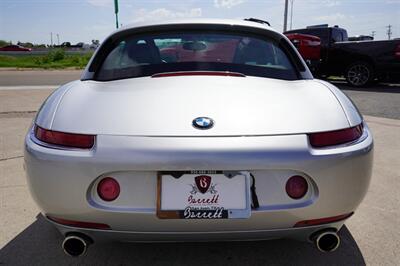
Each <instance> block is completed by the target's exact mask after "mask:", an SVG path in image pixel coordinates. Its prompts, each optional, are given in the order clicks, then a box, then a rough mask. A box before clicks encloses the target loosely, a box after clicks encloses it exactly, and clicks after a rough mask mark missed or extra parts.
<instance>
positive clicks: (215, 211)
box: [156, 171, 251, 219]
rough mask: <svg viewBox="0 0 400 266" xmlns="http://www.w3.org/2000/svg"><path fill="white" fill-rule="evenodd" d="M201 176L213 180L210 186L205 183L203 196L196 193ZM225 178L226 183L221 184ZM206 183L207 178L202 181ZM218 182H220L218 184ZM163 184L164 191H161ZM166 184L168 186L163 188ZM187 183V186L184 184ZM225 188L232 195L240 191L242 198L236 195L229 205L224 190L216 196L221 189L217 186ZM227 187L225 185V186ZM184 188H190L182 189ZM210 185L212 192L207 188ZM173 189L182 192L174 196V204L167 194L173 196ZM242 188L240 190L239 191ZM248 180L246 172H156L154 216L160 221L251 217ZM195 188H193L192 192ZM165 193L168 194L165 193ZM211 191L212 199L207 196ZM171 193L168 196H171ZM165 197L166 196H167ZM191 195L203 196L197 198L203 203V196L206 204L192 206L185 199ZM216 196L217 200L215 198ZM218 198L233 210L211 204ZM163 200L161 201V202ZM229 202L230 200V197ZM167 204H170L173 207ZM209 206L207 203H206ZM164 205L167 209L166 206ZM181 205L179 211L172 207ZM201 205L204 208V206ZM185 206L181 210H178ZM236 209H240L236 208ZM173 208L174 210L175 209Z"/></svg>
mask: <svg viewBox="0 0 400 266" xmlns="http://www.w3.org/2000/svg"><path fill="white" fill-rule="evenodd" d="M204 176H209V177H210V178H209V179H210V180H214V181H215V180H216V181H218V182H217V183H214V184H212V183H211V181H210V182H209V183H210V184H209V187H208V188H207V192H201V191H199V188H200V187H199V185H196V182H197V183H198V180H197V181H196V178H197V177H198V178H197V179H204ZM224 178H226V180H224ZM206 179H207V178H206ZM221 181H222V182H221ZM163 182H164V187H163ZM166 182H168V183H169V184H167V183H166ZM188 182H191V183H190V184H187V183H188ZM220 183H223V184H225V186H227V187H228V188H231V189H232V188H233V189H234V191H236V192H237V191H242V192H240V194H241V193H243V195H240V198H238V197H237V195H238V193H236V194H235V196H234V198H235V199H234V200H233V201H235V202H234V203H231V202H230V201H229V200H228V199H229V197H230V196H229V194H230V193H231V192H230V191H228V190H227V189H225V191H222V192H223V193H221V192H218V191H220V189H221V186H220V185H221V184H220ZM227 184H228V185H227ZM184 185H187V187H189V186H191V187H192V188H191V191H190V192H188V190H190V187H189V188H188V189H186V186H184ZM213 185H214V188H210V187H212V186H213ZM216 185H218V190H217V189H215V187H216ZM175 186H177V187H178V189H179V188H182V187H183V188H184V189H183V190H184V191H182V192H181V193H180V194H182V195H178V194H179V193H174V197H175V198H176V197H178V202H176V200H175V199H174V200H172V201H171V200H169V199H170V198H169V197H171V195H170V193H172V192H176V189H175ZM242 186H243V187H242ZM250 186H251V176H250V173H249V172H248V171H178V172H169V171H159V172H157V198H156V200H157V211H156V215H157V217H158V218H160V219H246V218H249V217H250V216H251V192H250ZM196 187H197V188H196ZM167 189H169V191H167ZM211 189H213V190H214V192H215V193H214V195H213V194H212V193H211V192H212V190H211ZM203 190H204V189H203ZM171 191H172V192H171ZM167 193H168V195H167ZM190 193H194V195H199V197H200V196H203V198H202V197H200V199H198V200H199V201H200V200H203V199H204V197H206V195H209V197H208V199H210V200H209V201H208V202H205V201H202V202H201V206H199V205H198V204H200V203H198V202H196V203H193V202H191V203H188V202H189V197H190V196H192V198H190V199H193V198H194V196H193V194H190ZM218 195H219V196H218ZM185 196H187V201H186V203H183V202H180V200H182V199H185ZM220 196H221V197H222V196H223V198H224V199H226V200H224V201H223V202H225V203H224V204H225V206H226V205H231V204H236V207H232V206H231V208H225V206H218V205H219V203H217V204H215V201H216V200H219V199H220V198H219V197H220ZM163 198H164V201H163V200H162V199H163ZM231 198H233V197H231ZM171 202H174V204H175V206H171V205H173V204H172V203H171ZM209 202H211V203H209ZM167 204H168V206H167ZM177 204H178V205H181V207H176V205H177ZM203 204H205V205H206V206H204V205H203ZM184 205H187V206H186V207H185V208H183V207H182V206H184ZM237 205H240V207H239V206H237ZM175 207H176V208H175Z"/></svg>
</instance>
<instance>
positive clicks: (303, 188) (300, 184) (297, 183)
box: [286, 175, 308, 199]
mask: <svg viewBox="0 0 400 266" xmlns="http://www.w3.org/2000/svg"><path fill="white" fill-rule="evenodd" d="M307 191H308V183H307V180H306V179H305V178H304V177H302V176H299V175H295V176H292V177H291V178H289V179H288V181H287V182H286V193H287V194H288V196H289V197H291V198H292V199H301V198H302V197H304V195H305V194H306V193H307Z"/></svg>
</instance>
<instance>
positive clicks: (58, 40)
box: [57, 33, 60, 46]
mask: <svg viewBox="0 0 400 266" xmlns="http://www.w3.org/2000/svg"><path fill="white" fill-rule="evenodd" d="M57 45H58V46H60V35H59V34H58V33H57Z"/></svg>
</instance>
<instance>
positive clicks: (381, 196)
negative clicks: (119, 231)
mask: <svg viewBox="0 0 400 266" xmlns="http://www.w3.org/2000/svg"><path fill="white" fill-rule="evenodd" d="M2 73H4V71H3V72H2V71H0V213H1V215H0V224H1V227H0V248H1V250H0V265H2V264H4V265H76V264H80V265H132V264H134V265H188V264H190V265H204V264H206V265H208V264H212V265H276V264H285V265H293V264H296V265H365V264H369V265H398V264H399V260H400V253H399V250H400V232H399V230H398V228H399V225H400V206H399V201H400V194H399V193H398V189H399V188H400V141H399V139H400V120H398V119H400V115H399V113H400V108H399V106H400V92H399V86H397V85H380V86H377V87H373V88H369V89H367V90H360V89H357V90H354V89H352V88H348V87H346V86H345V85H343V84H340V83H338V85H339V86H341V88H343V89H344V91H345V93H347V94H348V95H349V96H350V97H351V98H352V99H353V101H355V102H356V104H357V105H358V106H359V108H360V110H361V112H362V113H363V114H365V115H366V120H367V122H368V124H369V126H370V127H371V129H372V131H373V134H374V137H375V159H374V169H373V177H372V182H371V186H370V189H369V192H368V194H367V196H366V198H365V200H364V201H363V203H362V204H361V206H360V208H359V209H358V211H357V212H356V214H355V215H354V216H353V217H352V218H351V219H350V220H349V221H348V222H347V223H346V226H345V227H344V228H343V229H342V230H341V231H340V235H341V237H342V245H341V246H340V248H339V249H338V250H337V251H336V252H334V253H330V254H322V253H320V252H318V251H317V250H316V249H315V248H314V247H313V246H312V245H310V244H308V243H301V242H295V241H289V240H274V241H258V242H229V243H180V244H176V243H171V244H125V243H123V244H122V243H109V244H98V245H93V246H92V247H90V248H89V251H88V254H87V255H86V256H85V257H82V258H79V259H74V258H69V257H67V256H65V255H64V254H63V252H62V250H61V247H60V244H61V241H62V237H61V235H60V234H59V233H58V232H57V231H56V230H55V229H54V228H53V227H52V226H50V225H49V224H47V223H46V222H45V221H44V220H43V218H41V217H40V216H39V215H38V214H39V212H40V210H39V209H38V208H37V207H36V205H35V203H34V202H33V200H32V199H31V197H30V195H29V192H28V188H27V186H26V180H25V176H24V170H23V158H22V143H23V137H24V135H25V133H26V131H27V128H28V127H29V125H30V123H31V121H32V118H33V117H34V115H35V110H37V108H38V107H39V105H40V104H41V102H42V101H43V100H44V99H45V98H46V97H47V95H48V94H49V93H51V91H52V90H51V89H40V88H37V87H36V86H40V85H43V86H44V85H55V84H59V83H58V82H65V81H67V80H68V79H73V78H75V77H78V76H79V72H77V71H71V72H70V73H67V74H65V73H56V74H55V72H53V73H52V74H46V73H42V74H44V75H55V76H57V75H61V76H62V78H63V80H62V81H61V80H60V77H58V78H57V77H54V76H53V79H52V78H48V79H44V80H45V81H46V82H48V83H44V82H43V81H42V82H41V83H42V84H40V82H37V83H35V84H33V85H34V86H35V87H34V89H33V88H31V89H30V90H27V89H24V88H23V87H19V89H18V90H15V89H5V88H6V86H8V87H10V86H26V85H29V84H28V83H27V82H25V80H24V78H20V82H18V81H17V80H15V79H13V78H11V79H10V78H9V75H4V74H2ZM18 75H20V73H18ZM18 75H17V74H15V75H14V76H18ZM5 79H10V80H11V81H10V80H8V81H5ZM16 79H18V78H16ZM26 80H28V79H26ZM58 80H60V81H58ZM6 82H8V85H7V84H5V83H6ZM10 83H11V84H12V85H10ZM2 88H3V89H2ZM371 115H373V116H371ZM389 118H396V119H389Z"/></svg>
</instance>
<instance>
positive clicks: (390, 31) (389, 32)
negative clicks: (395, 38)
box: [386, 25, 392, 40]
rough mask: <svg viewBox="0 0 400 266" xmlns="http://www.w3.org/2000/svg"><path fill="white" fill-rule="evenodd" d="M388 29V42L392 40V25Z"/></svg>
mask: <svg viewBox="0 0 400 266" xmlns="http://www.w3.org/2000/svg"><path fill="white" fill-rule="evenodd" d="M386 28H387V29H388V30H387V31H386V34H387V36H388V40H390V37H391V36H392V25H387V26H386Z"/></svg>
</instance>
